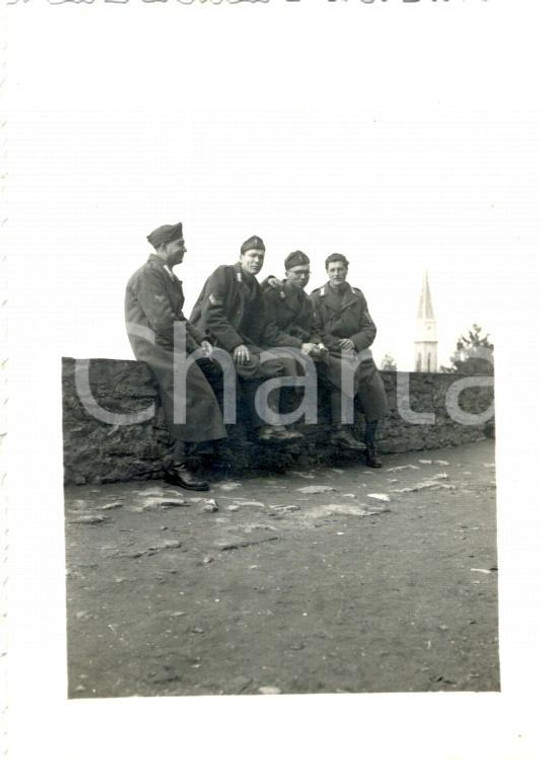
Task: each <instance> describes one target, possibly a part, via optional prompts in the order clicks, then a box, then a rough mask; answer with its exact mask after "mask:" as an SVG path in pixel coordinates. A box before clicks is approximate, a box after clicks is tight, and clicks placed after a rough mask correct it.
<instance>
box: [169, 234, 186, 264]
mask: <svg viewBox="0 0 541 760" xmlns="http://www.w3.org/2000/svg"><path fill="white" fill-rule="evenodd" d="M165 253H166V257H167V263H168V264H169V266H171V267H174V266H175V265H176V264H180V263H181V262H182V260H183V259H184V254H185V253H186V245H185V243H184V238H179V239H178V240H172V241H171V242H170V243H166V244H165Z"/></svg>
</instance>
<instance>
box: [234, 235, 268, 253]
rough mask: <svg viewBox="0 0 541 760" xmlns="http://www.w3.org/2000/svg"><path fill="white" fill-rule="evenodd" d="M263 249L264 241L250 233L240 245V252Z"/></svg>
mask: <svg viewBox="0 0 541 760" xmlns="http://www.w3.org/2000/svg"><path fill="white" fill-rule="evenodd" d="M264 250H265V243H264V242H263V241H262V240H261V238H260V237H257V235H252V237H251V238H248V240H245V241H244V243H243V244H242V245H241V247H240V252H241V253H246V251H264Z"/></svg>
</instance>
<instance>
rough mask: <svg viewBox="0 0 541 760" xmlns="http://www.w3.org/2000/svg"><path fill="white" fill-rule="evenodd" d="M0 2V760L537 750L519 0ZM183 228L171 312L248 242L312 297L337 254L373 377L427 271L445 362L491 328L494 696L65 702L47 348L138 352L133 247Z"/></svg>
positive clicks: (540, 669)
mask: <svg viewBox="0 0 541 760" xmlns="http://www.w3.org/2000/svg"><path fill="white" fill-rule="evenodd" d="M0 13H1V14H2V15H1V16H0V34H2V32H3V31H6V32H7V34H6V45H5V46H4V47H3V48H2V47H1V46H0V49H1V50H2V51H3V52H4V54H5V56H6V59H7V65H6V67H5V69H4V71H3V74H2V76H3V93H4V96H6V101H5V102H6V106H7V111H6V117H5V118H2V120H1V121H0V125H1V126H2V141H3V142H2V144H1V145H0V156H1V158H2V160H3V162H4V163H5V165H6V169H7V172H6V174H3V175H2V179H3V180H4V185H3V187H2V196H1V197H0V200H1V201H3V202H5V204H7V206H5V208H6V211H7V213H6V217H7V222H6V223H5V224H3V225H2V226H1V227H0V234H1V235H2V241H1V242H2V254H1V257H0V263H1V264H2V277H3V279H2V284H3V285H4V284H5V281H6V280H7V281H8V288H9V291H8V295H9V310H8V318H7V319H8V322H9V324H8V327H9V344H8V349H9V357H10V360H9V376H8V380H7V383H8V385H7V384H4V385H3V388H5V387H7V388H8V390H9V393H8V397H9V398H8V402H9V403H7V404H6V405H2V406H0V410H1V411H2V413H5V414H7V417H8V419H7V422H8V429H9V435H8V439H7V440H8V444H9V449H8V453H9V460H8V465H9V469H8V479H7V483H8V498H9V517H10V521H9V535H7V534H6V536H7V537H6V538H5V542H6V543H7V544H9V562H10V571H11V572H10V583H9V593H10V599H11V604H10V635H11V640H12V646H11V649H10V711H9V717H10V729H11V734H12V735H13V736H15V738H16V743H17V747H22V748H23V749H22V750H21V754H19V755H18V756H20V757H35V756H38V754H39V753H42V752H43V746H54V747H55V748H58V752H57V755H58V756H59V757H63V756H64V757H69V758H70V760H71V758H76V759H77V760H82V758H89V759H90V758H94V757H106V758H108V757H123V756H126V748H127V746H129V747H130V753H129V754H130V757H140V756H141V757H142V756H146V757H148V756H149V755H158V754H161V751H162V749H163V750H165V751H169V750H170V746H173V747H174V748H176V749H179V748H180V750H182V751H183V750H184V749H185V748H186V747H187V746H188V742H190V741H191V742H193V744H191V745H190V747H191V749H192V752H193V750H194V749H195V752H197V754H198V756H200V753H201V751H202V750H201V747H202V741H201V737H204V749H205V750H208V749H209V747H210V748H212V749H213V752H211V753H210V754H209V753H208V752H207V753H206V755H204V756H211V755H212V756H215V755H216V754H218V753H219V754H220V756H227V755H228V754H229V750H230V749H232V748H233V749H234V753H235V757H236V758H239V757H253V747H254V746H257V747H258V755H259V756H260V757H265V758H266V757H276V756H277V755H278V754H280V755H281V756H284V753H283V752H279V751H278V750H279V749H280V746H279V740H280V738H281V731H278V730H277V727H279V728H280V729H282V728H283V727H285V726H286V725H287V726H288V727H289V728H293V729H294V730H295V735H294V738H293V740H292V742H289V743H287V744H286V745H285V746H287V749H288V753H287V754H288V756H293V755H295V756H297V755H298V756H300V757H305V756H310V757H323V756H325V757H330V756H334V757H353V756H355V757H356V756H361V755H360V753H361V752H362V749H363V748H364V747H365V746H366V744H365V742H366V741H372V744H371V745H369V746H368V751H365V752H364V755H362V756H364V757H370V758H371V760H372V759H374V760H380V759H381V760H383V758H386V757H393V758H394V757H398V756H403V754H404V748H406V750H411V751H410V754H411V755H412V756H415V757H416V758H418V759H419V760H424V758H427V760H428V758H430V760H434V758H440V757H443V755H442V751H444V752H445V753H446V754H445V757H451V756H452V757H456V758H459V759H460V760H504V759H505V760H507V758H513V760H531V759H532V758H534V757H539V748H540V747H541V736H540V734H539V720H538V715H537V711H538V710H537V711H536V709H535V704H537V703H538V694H537V690H538V684H539V682H540V679H541V656H540V652H539V642H540V641H541V588H540V584H539V578H540V573H539V556H541V546H540V544H539V541H540V536H541V523H540V521H541V517H540V516H541V511H540V510H539V505H538V502H539V498H538V494H537V491H538V488H537V481H536V473H537V471H538V469H539V463H538V450H539V445H538V438H539V435H538V430H539V423H540V422H541V415H540V414H539V412H540V405H539V379H538V378H539V369H540V366H539V360H540V352H539V350H538V348H537V345H538V343H539V341H538V338H537V333H538V330H539V328H538V325H539V324H540V323H541V319H540V317H541V304H540V300H539V295H538V294H539V290H540V284H541V268H540V267H541V264H540V261H541V260H540V257H539V249H540V243H541V234H540V231H541V230H540V217H539V210H540V208H541V141H540V135H541V102H540V88H539V81H538V72H539V70H540V69H541V61H540V60H539V59H540V57H541V47H540V45H539V40H538V37H539V21H540V18H539V15H540V5H539V0H513V2H512V3H511V2H509V0H448V2H444V0H438V1H437V2H436V1H435V0H430V1H429V0H419V2H415V3H414V2H407V3H406V2H400V0H394V1H393V0H374V2H373V3H367V2H362V0H358V1H357V0H347V1H346V0H340V2H339V1H338V0H337V2H332V3H330V2H327V1H326V0H325V1H324V0H310V2H309V1H308V0H298V2H286V0H269V2H268V3H238V4H232V3H227V2H225V1H224V2H222V3H219V2H217V0H214V2H193V3H190V4H189V3H180V2H172V1H170V2H164V3H146V2H143V1H142V0H128V2H126V3H112V2H105V0H94V2H81V3H65V4H61V5H60V4H56V3H49V2H46V0H28V2H21V1H19V2H17V3H15V4H11V5H10V6H7V7H6V6H5V5H2V6H1V8H0ZM179 220H182V221H183V223H184V225H185V237H186V243H187V248H188V253H187V256H186V259H185V262H184V263H183V264H182V266H180V267H178V268H177V274H178V276H179V277H180V278H181V279H182V280H183V281H184V283H185V292H186V307H187V309H186V310H187V311H189V310H190V308H191V306H192V304H193V303H194V301H195V298H196V296H197V294H198V292H199V290H200V288H201V287H202V285H203V282H204V280H205V278H206V277H207V275H208V274H209V273H210V272H211V271H212V270H213V269H214V268H215V267H216V266H218V265H219V264H223V263H233V262H234V261H235V260H236V259H237V258H238V253H239V248H240V245H241V243H242V242H243V241H244V240H245V239H246V238H248V237H249V236H250V235H252V234H258V235H259V236H261V237H262V238H263V239H264V241H265V243H266V245H267V257H266V261H265V266H264V269H263V271H262V273H261V276H263V277H264V276H266V275H267V274H270V273H273V274H277V275H279V274H281V271H282V262H283V260H284V258H285V256H286V255H287V254H288V253H289V252H290V251H292V250H294V249H297V248H300V249H301V250H303V251H305V252H306V253H307V254H308V255H309V256H310V257H311V259H312V272H313V274H312V279H311V282H310V284H309V287H310V288H311V287H314V288H315V287H317V286H319V285H321V284H323V282H324V280H325V277H324V267H323V262H324V259H325V257H326V256H327V255H328V254H329V253H331V252H335V251H339V252H342V253H344V254H345V255H346V256H347V257H348V259H349V260H350V262H351V264H350V281H351V283H352V284H353V285H355V286H357V287H360V288H361V289H362V290H363V292H364V293H365V295H366V297H367V300H368V304H369V307H370V310H371V313H372V316H373V318H374V320H375V322H376V324H377V325H378V335H377V338H376V341H375V344H374V354H375V358H376V359H377V360H379V361H380V360H381V358H382V357H383V356H384V355H385V354H386V353H389V354H391V355H392V356H393V357H394V358H395V360H396V361H397V363H398V366H399V368H400V369H404V370H408V369H412V367H413V359H414V352H413V335H414V329H415V318H416V313H417V305H418V299H419V294H420V290H421V284H422V277H423V272H424V270H427V271H428V275H429V280H430V286H431V291H432V301H433V305H434V310H435V314H436V319H437V323H438V333H439V352H438V353H439V363H440V364H445V363H446V362H447V361H448V358H449V356H450V355H451V353H452V351H453V348H454V345H455V342H456V340H457V338H458V337H459V335H460V334H461V333H463V332H464V331H466V330H467V329H468V328H469V327H470V326H471V325H472V324H473V323H474V322H476V323H479V324H480V325H481V326H482V327H483V329H484V330H486V331H488V332H489V333H490V334H491V336H492V338H493V340H494V343H495V345H496V375H495V380H496V417H497V431H498V435H497V443H496V445H497V449H496V456H497V480H498V490H497V493H498V550H499V567H500V569H501V572H500V581H501V583H500V586H499V589H500V603H501V617H500V622H501V626H500V634H501V645H502V650H501V651H502V653H503V656H502V683H503V692H502V694H501V695H500V694H494V695H454V694H447V695H436V694H433V695H428V694H426V695H365V696H366V697H367V698H366V699H363V698H362V696H359V695H357V696H355V695H339V698H341V697H346V698H348V701H347V704H346V702H345V701H344V702H342V701H340V708H339V709H337V702H336V700H334V701H332V700H331V701H332V706H331V707H329V708H328V709H327V708H326V704H327V703H322V702H321V701H320V700H319V699H314V700H310V699H307V700H306V699H305V700H303V701H302V706H301V705H299V704H298V703H292V702H290V701H289V700H288V699H285V700H282V701H273V698H269V699H270V702H269V701H267V700H265V701H263V702H262V701H259V702H257V706H254V703H253V702H252V701H250V700H247V701H245V702H244V701H243V706H242V710H239V709H238V704H239V703H238V702H236V701H235V700H232V701H228V700H227V699H226V698H223V699H224V700H225V701H220V702H219V703H217V702H216V701H212V700H210V701H207V700H205V699H204V698H203V699H202V701H198V702H195V703H194V702H193V701H182V700H171V701H169V700H166V701H165V702H164V701H163V700H150V701H146V700H145V701H143V700H115V705H114V706H113V705H111V704H110V702H111V701H110V700H103V701H102V700H98V701H97V702H95V703H93V704H92V705H89V704H84V703H85V702H86V700H77V702H78V704H68V703H67V701H66V699H65V693H66V692H65V675H64V670H65V618H64V614H65V598H64V595H65V585H64V576H65V564H64V546H63V530H64V516H63V494H62V432H61V420H62V395H61V382H60V367H61V364H60V357H62V356H75V357H81V358H87V357H111V358H131V352H130V348H129V345H128V342H127V339H126V337H125V333H124V320H123V298H124V288H125V285H126V282H127V280H128V278H129V276H130V275H131V274H132V272H133V271H134V270H135V269H137V268H138V267H139V266H140V265H141V264H142V263H143V262H144V261H145V260H146V257H147V255H148V253H149V252H150V249H149V246H148V244H147V242H146V236H147V235H148V233H149V232H150V231H151V230H152V229H154V228H155V227H157V226H159V225H161V224H163V223H173V222H177V221H179ZM4 275H5V276H4ZM0 303H2V306H4V302H3V300H2V301H0ZM3 310H4V311H5V309H3ZM21 484H23V485H22V486H21ZM0 588H2V589H5V588H6V587H0ZM0 601H1V600H0ZM380 696H381V701H380V699H379V697H380ZM349 697H351V700H350V699H349ZM417 697H418V698H419V699H417ZM440 697H441V698H442V699H440ZM455 698H456V699H455ZM220 699H221V700H222V698H220ZM323 699H325V698H323ZM100 703H101V704H100ZM158 703H159V704H158ZM166 703H167V708H168V711H169V712H168V716H167V719H165V720H163V719H162V720H160V719H159V717H158V715H157V713H158V712H159V711H160V708H162V709H163V708H165V707H166ZM218 704H219V710H218V709H217V705H218ZM306 705H308V709H307V708H306ZM324 705H325V709H324ZM301 707H302V708H303V709H301ZM359 716H362V719H363V723H362V726H361V729H359ZM239 719H240V723H239ZM154 721H156V722H155V723H154ZM293 724H294V725H293ZM154 725H156V726H157V728H156V729H154V730H152V729H153V728H154ZM29 726H30V727H31V730H29ZM147 726H150V727H151V731H150V733H149V734H148V736H146V737H144V738H143V739H142V737H141V733H142V732H143V729H144V728H145V727H147ZM209 726H210V727H211V729H212V730H209ZM320 727H321V731H319V728H320ZM323 730H325V733H324V735H323ZM171 734H173V736H170V735H171ZM247 736H248V737H252V736H254V737H255V740H256V741H257V742H258V743H257V745H254V744H250V742H247V741H246V738H247ZM261 736H264V737H265V742H264V743H262V742H261ZM169 739H172V740H173V744H172V745H169V744H168V743H166V742H167V741H168V740H169ZM132 740H133V741H132ZM534 744H535V745H536V746H534ZM291 748H293V749H294V752H291V751H290V750H291ZM140 750H141V752H140ZM142 750H145V751H144V753H143V752H142ZM536 750H537V751H536ZM195 752H193V754H195ZM322 752H323V754H322ZM12 754H13V756H14V757H15V756H17V755H16V754H15V752H13V753H12Z"/></svg>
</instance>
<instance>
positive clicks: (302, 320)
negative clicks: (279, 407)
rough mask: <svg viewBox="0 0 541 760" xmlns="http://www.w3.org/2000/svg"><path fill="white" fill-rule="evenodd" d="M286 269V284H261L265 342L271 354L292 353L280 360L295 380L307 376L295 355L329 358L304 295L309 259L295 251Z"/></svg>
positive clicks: (271, 281)
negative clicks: (274, 351)
mask: <svg viewBox="0 0 541 760" xmlns="http://www.w3.org/2000/svg"><path fill="white" fill-rule="evenodd" d="M284 265H285V279H284V280H279V279H278V278H276V277H273V276H270V277H267V279H266V280H264V281H263V283H262V284H261V289H262V291H263V301H264V303H265V310H266V325H265V330H264V335H263V342H264V345H265V348H269V349H270V350H272V349H273V348H280V349H286V351H287V349H288V348H291V349H293V351H291V355H290V356H287V353H286V351H283V350H282V351H280V353H279V356H280V359H281V361H282V362H283V363H284V365H285V367H286V372H287V374H288V375H289V376H296V375H303V374H304V372H303V366H302V362H301V361H299V360H300V358H301V357H298V356H296V352H300V353H301V354H304V355H305V356H309V357H310V358H312V359H316V360H317V359H320V358H321V357H322V356H324V355H326V353H327V349H326V348H325V346H324V345H323V344H322V343H321V339H320V336H319V334H318V333H317V332H316V330H315V317H314V307H313V304H312V302H311V300H310V298H309V297H308V296H307V295H306V293H305V292H304V289H305V287H306V286H307V284H308V281H309V279H310V259H309V258H308V256H307V255H306V254H305V253H303V252H302V251H293V253H290V254H289V255H288V256H287V257H286V259H285V262H284ZM286 390H291V391H292V390H293V389H286ZM290 395H293V394H290ZM316 414H317V410H316Z"/></svg>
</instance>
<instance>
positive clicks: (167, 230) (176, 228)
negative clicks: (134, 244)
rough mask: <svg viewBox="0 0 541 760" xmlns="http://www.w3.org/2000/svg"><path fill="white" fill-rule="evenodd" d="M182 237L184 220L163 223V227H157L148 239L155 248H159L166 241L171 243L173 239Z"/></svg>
mask: <svg viewBox="0 0 541 760" xmlns="http://www.w3.org/2000/svg"><path fill="white" fill-rule="evenodd" d="M181 237H182V222H179V223H178V224H162V226H161V227H157V228H156V229H155V230H153V231H152V232H151V233H150V235H147V240H148V242H149V243H150V245H152V246H153V247H154V248H159V247H160V245H163V244H164V243H170V242H171V241H172V240H179V239H180V238H181Z"/></svg>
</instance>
